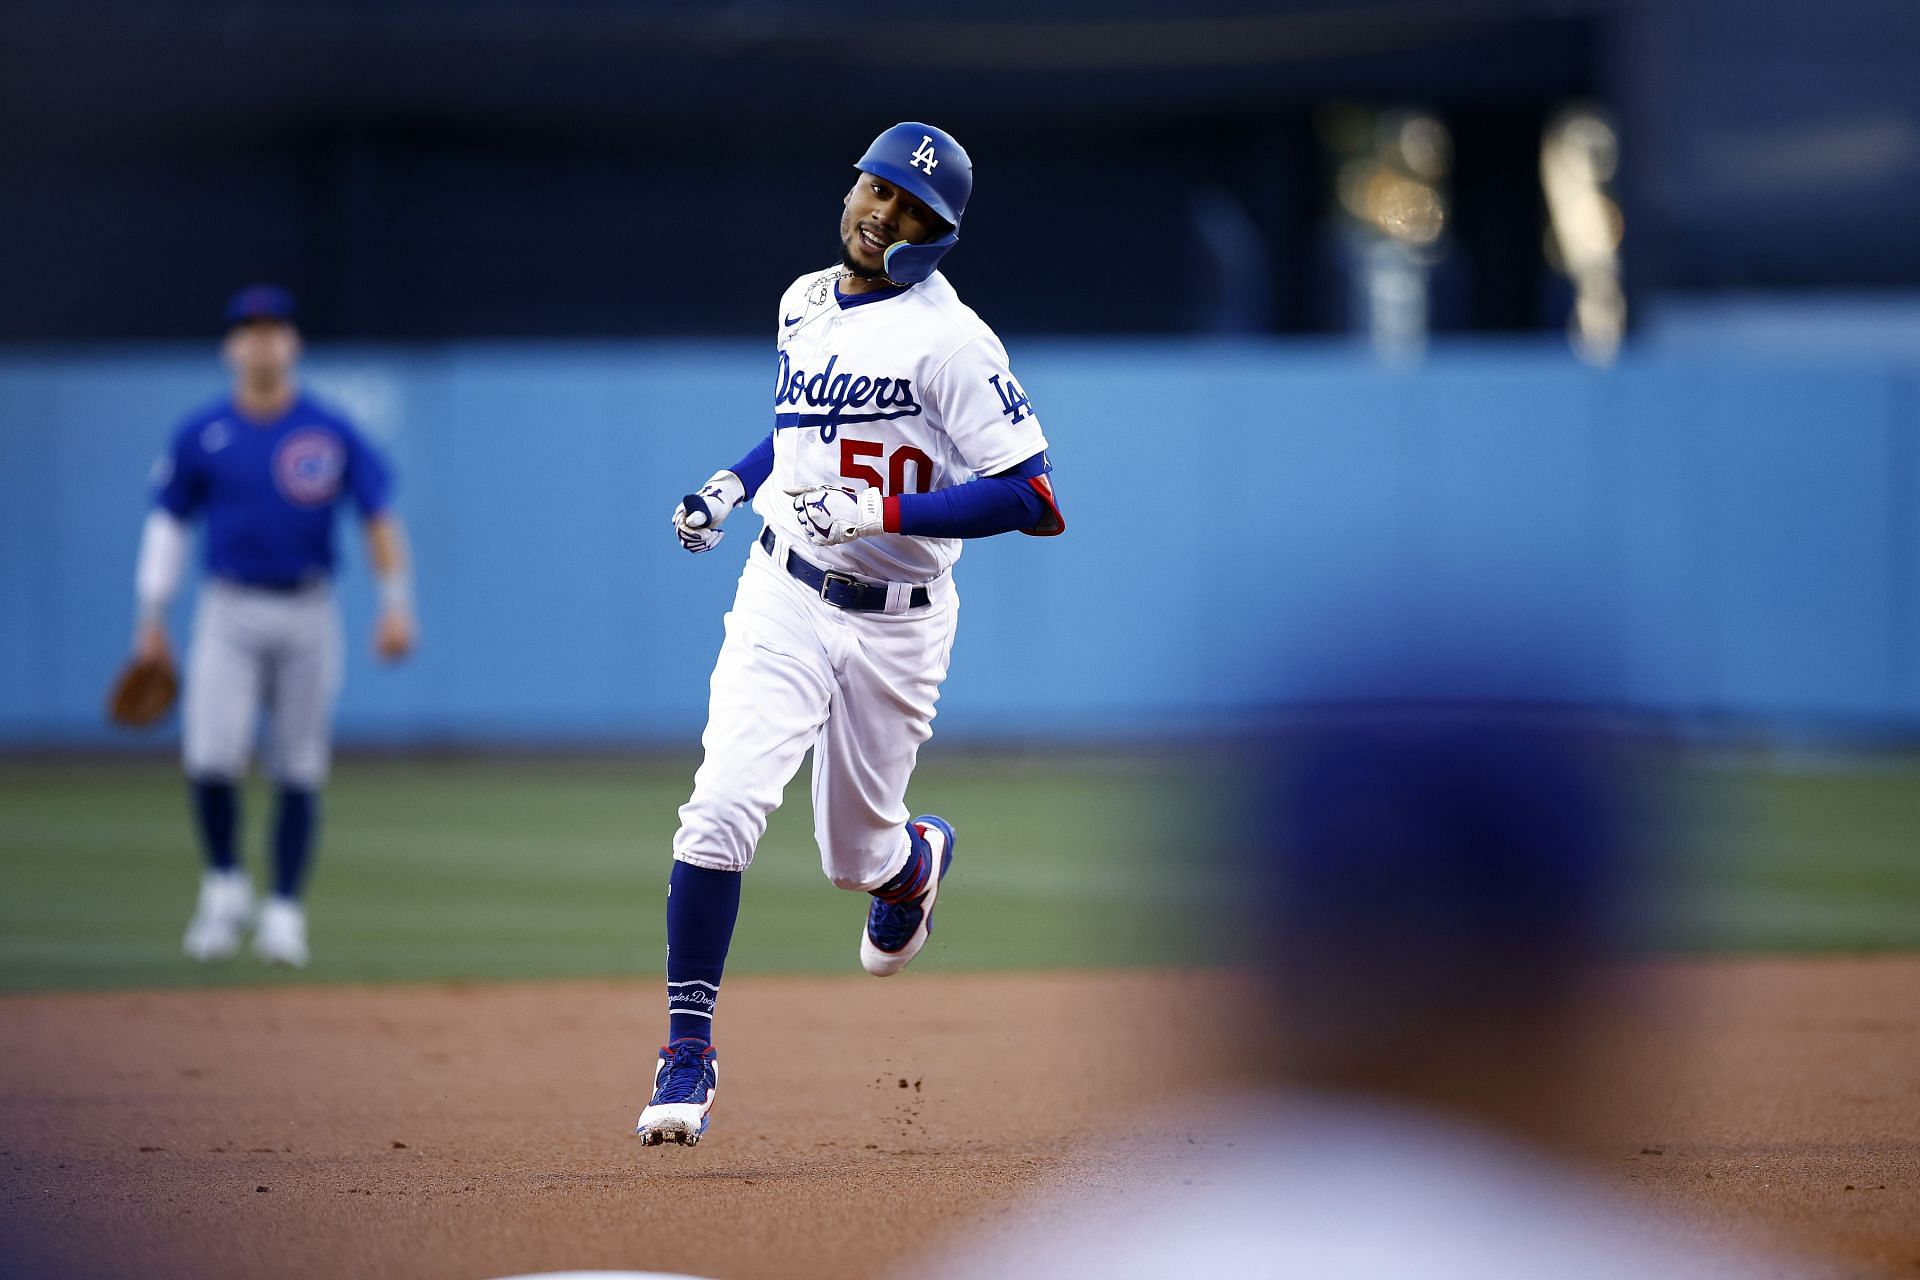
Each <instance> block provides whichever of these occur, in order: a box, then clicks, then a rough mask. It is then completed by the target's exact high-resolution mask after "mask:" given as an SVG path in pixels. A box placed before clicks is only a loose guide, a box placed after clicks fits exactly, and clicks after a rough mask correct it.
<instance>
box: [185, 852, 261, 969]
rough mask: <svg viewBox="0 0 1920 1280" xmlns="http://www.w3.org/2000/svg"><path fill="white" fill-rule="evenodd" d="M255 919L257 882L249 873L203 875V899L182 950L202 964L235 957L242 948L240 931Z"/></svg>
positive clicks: (201, 893)
mask: <svg viewBox="0 0 1920 1280" xmlns="http://www.w3.org/2000/svg"><path fill="white" fill-rule="evenodd" d="M252 918H253V882H252V881H251V880H248V879H247V873H246V872H244V871H240V870H238V869H236V870H233V871H209V872H207V873H206V874H205V875H203V876H201V877H200V901H199V902H198V903H197V904H196V905H195V906H194V908H193V919H191V920H189V921H187V933H186V936H185V937H184V938H182V939H181V940H180V946H181V949H182V950H184V951H185V952H186V953H187V954H188V955H189V956H191V957H193V958H194V959H195V960H198V961H199V962H200V963H201V964H212V963H213V962H214V961H216V960H231V959H232V958H233V957H234V956H235V955H236V954H237V953H238V952H239V950H240V933H241V931H242V930H243V929H245V928H246V927H247V922H248V921H249V920H251V919H252Z"/></svg>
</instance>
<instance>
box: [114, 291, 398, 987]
mask: <svg viewBox="0 0 1920 1280" xmlns="http://www.w3.org/2000/svg"><path fill="white" fill-rule="evenodd" d="M226 322H227V336H226V342H225V344H224V346H223V347H222V354H223V356H224V357H225V359H226V362H227V364H228V366H229V367H230V368H231V369H232V371H233V390H232V392H231V394H229V395H227V396H226V397H224V398H222V399H221V400H220V401H219V402H218V403H217V404H215V405H213V406H211V407H210V408H207V409H204V410H202V411H200V412H198V413H195V414H194V415H192V416H191V417H189V418H188V419H187V420H186V421H185V422H184V423H183V424H182V425H181V426H180V428H179V430H177V431H176V432H175V433H174V436H173V441H172V443H171V445H170V446H169V447H168V450H167V453H166V454H165V456H164V457H162V458H161V459H160V461H159V462H158V463H157V464H156V468H155V472H156V475H155V489H154V505H153V510H152V512H151V513H150V514H149V515H148V516H147V522H146V527H145V529H144V531H143V533H142V535H141V541H140V559H139V568H138V570H137V574H136V591H137V596H138V602H139V622H138V624H137V627H136V630H135V638H134V660H135V663H136V664H139V665H144V666H147V667H149V668H162V669H165V668H170V667H171V665H172V652H171V645H170V642H169V639H168V636H167V625H166V609H167V605H168V603H169V602H170V601H171V600H172V599H173V597H174V594H175V593H176V592H177V591H178V589H179V586H180V580H181V576H182V572H183V569H184V567H185V563H186V558H187V543H188V531H187V525H188V522H189V521H191V520H193V519H194V518H196V517H201V518H203V519H204V521H205V524H206V539H205V553H206V573H207V581H206V584H205V585H204V587H203V588H202V589H201V592H200V599H199V605H198V608H197V609H196V611H195V614H194V624H193V640H192V644H191V646H190V648H189V652H188V665H187V673H186V691H185V707H184V715H183V720H184V724H183V733H182V756H183V758H184V761H185V765H186V772H187V779H188V781H189V782H190V783H191V785H192V791H193V807H194V813H195V817H196V819H197V821H198V825H199V829H200V837H201V842H202V846H203V848H204V850H205V853H206V864H207V867H206V873H205V875H204V876H203V878H202V879H201V882H200V898H199V902H198V904H197V906H196V907H195V909H194V913H193V919H192V920H191V922H189V924H188V925H187V932H186V938H185V940H184V946H185V949H186V952H187V954H188V955H190V956H192V957H193V958H194V959H196V960H200V961H214V960H224V959H226V958H228V957H230V956H232V955H233V954H234V953H235V952H236V951H238V950H239V947H240V939H241V934H242V932H243V931H244V930H245V929H246V927H247V926H248V925H249V924H252V925H253V948H254V951H255V952H256V953H257V954H258V955H259V956H260V957H261V958H262V959H264V960H267V961H269V962H272V963H278V964H287V965H293V966H295V967H298V966H302V965H305V964H306V963H307V958H308V952H307V924H306V915H305V912H304V911H303V909H302V907H301V905H300V893H301V888H302V886H303V883H304V881H305V877H306V871H307V866H308V862H309V859H310V856H311V854H312V852H313V845H314V828H315V823H316V820H317V817H318V805H319V793H320V789H321V788H322V787H323V786H324V785H325V783H326V780H327V765H328V760H329V756H330V751H331V745H332V744H331V733H332V726H331V720H332V716H333V707H334V701H335V699H336V697H337V696H338V694H339V691H340V678H341V665H342V649H343V645H342V641H341V634H340V614H339V608H338V606H337V604H336V603H335V600H334V592H333V585H332V579H333V572H334V565H335V557H334V542H333V525H334V514H335V511H336V509H337V508H338V507H339V505H340V504H341V502H342V501H343V500H344V499H347V498H351V499H352V500H353V503H354V505H355V506H356V507H357V508H359V511H360V515H361V518H362V521H363V523H364V527H365V530H366V537H367V555H368V559H369V560H370V561H371V563H372V566H373V572H374V576H375V577H376V578H377V579H378V580H379V583H380V596H381V610H380V618H379V623H378V625H377V627H376V630H375V634H374V648H375V650H376V651H377V652H378V654H379V655H380V657H381V658H382V659H383V660H385V661H388V662H393V661H398V660H399V659H401V658H404V657H406V656H407V654H408V653H410V652H411V651H412V649H413V643H414V622H413V606H412V590H411V583H410V578H409V566H408V562H407V552H406V538H405V534H404V531H403V530H402V528H401V525H400V521H399V519H398V517H396V516H395V515H393V514H392V512H391V511H390V510H389V502H390V499H391V493H392V487H393V485H392V479H391V473H390V472H389V470H388V468H387V464H386V462H385V461H384V460H383V459H382V458H381V457H380V455H379V454H377V453H376V452H375V451H374V450H373V449H372V447H371V446H369V445H368V444H367V442H366V441H365V440H364V439H363V438H362V437H361V435H360V433H359V432H358V431H356V430H355V429H354V428H353V426H352V425H351V424H350V423H349V422H347V420H346V419H345V418H343V417H341V416H340V415H339V414H338V413H336V412H334V411H333V410H331V409H329V408H327V407H326V406H324V405H322V404H320V403H318V402H316V401H315V400H314V399H313V398H312V397H311V396H309V395H308V394H306V393H305V392H303V391H301V390H300V389H299V387H298V385H297V384H296V382H295V378H294V365H295V362H296V361H297V359H298V358H299V354H300V334H299V331H298V330H297V329H296V328H295V327H294V304H293V299H292V297H291V296H290V295H289V294H287V292H286V291H285V290H283V289H279V288H276V287H273V286H271V285H257V286H254V287H251V288H247V289H243V290H241V291H240V292H239V293H237V294H235V295H234V296H233V299H232V300H231V301H230V302H229V303H228V306H227V312H226ZM263 710H265V711H267V712H269V713H270V716H269V719H270V726H271V727H270V730H269V736H268V740H269V745H270V764H271V768H272V772H273V777H274V780H275V782H276V784H277V785H278V789H279V811H278V814H277V815H276V819H275V823H274V836H273V891H272V894H271V896H269V897H268V898H267V899H266V900H265V902H263V903H261V904H260V905H259V908H258V912H257V915H256V912H255V904H254V896H253V888H252V882H251V881H250V879H249V878H248V876H247V873H246V871H245V870H243V869H242V868H241V866H240V861H239V856H238V850H237V848H236V839H235V836H236V831H237V829H238V826H239V812H238V810H239V800H238V786H239V783H240V782H241V780H242V779H243V778H244V777H245V776H246V772H247V766H248V762H249V759H250V757H251V755H252V751H253V741H254V736H255V733H256V731H257V730H258V727H259V720H260V713H261V712H262V711H263Z"/></svg>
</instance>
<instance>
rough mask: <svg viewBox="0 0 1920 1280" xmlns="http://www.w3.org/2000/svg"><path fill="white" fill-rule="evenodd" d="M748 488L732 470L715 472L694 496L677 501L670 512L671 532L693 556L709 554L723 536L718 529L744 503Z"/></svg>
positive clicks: (722, 531)
mask: <svg viewBox="0 0 1920 1280" xmlns="http://www.w3.org/2000/svg"><path fill="white" fill-rule="evenodd" d="M746 498H747V487H746V486H745V485H743V484H741V483H740V477H739V476H736V475H735V474H733V472H731V471H716V472H714V473H713V475H712V476H711V477H709V478H708V480H707V482H706V483H705V484H703V485H701V486H700V490H699V492H697V493H690V494H688V495H687V496H686V497H684V498H682V499H680V505H679V506H677V507H675V508H674V509H673V532H674V536H676V537H677V538H679V539H680V545H681V546H683V547H685V548H686V549H687V550H688V551H691V552H693V553H694V554H695V555H698V554H700V553H701V552H702V551H711V550H713V549H714V548H715V547H717V546H719V545H720V539H722V538H724V537H726V536H727V535H726V531H725V530H723V529H722V528H721V527H720V526H721V525H722V524H724V523H725V522H726V519H727V517H728V516H730V515H732V514H733V509H734V508H735V507H737V506H739V505H740V504H741V503H742V502H745V501H746Z"/></svg>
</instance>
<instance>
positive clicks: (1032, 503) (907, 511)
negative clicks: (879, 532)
mask: <svg viewBox="0 0 1920 1280" xmlns="http://www.w3.org/2000/svg"><path fill="white" fill-rule="evenodd" d="M1049 470H1051V467H1050V466H1049V465H1048V463H1047V459H1046V455H1045V454H1038V453H1037V454H1035V455H1034V456H1033V457H1031V458H1028V459H1027V460H1026V461H1025V462H1022V463H1020V464H1019V465H1018V466H1015V467H1010V468H1008V469H1007V470H1005V471H1002V472H1000V473H999V474H998V475H991V476H981V477H980V478H979V479H977V480H969V481H968V482H967V483H965V484H957V485H954V486H953V487H952V488H951V489H941V490H939V491H937V492H935V493H904V494H901V495H900V496H899V497H898V498H893V499H889V500H888V502H889V505H891V504H893V503H898V504H899V505H898V519H897V521H896V520H894V519H892V518H889V520H888V521H887V527H888V529H889V530H892V531H894V532H898V533H905V534H911V535H913V536H914V537H919V538H990V537H992V536H993V535H994V534H997V533H1012V532H1013V531H1014V530H1016V529H1020V530H1026V531H1030V532H1040V531H1046V532H1058V527H1056V526H1058V524H1059V510H1058V509H1057V508H1056V507H1055V506H1054V504H1053V502H1052V501H1051V498H1050V495H1051V493H1052V487H1051V485H1050V484H1049V483H1048V482H1047V480H1046V474H1047V472H1048V471H1049ZM892 515H893V513H892V512H889V516H890V517H891V516H892Z"/></svg>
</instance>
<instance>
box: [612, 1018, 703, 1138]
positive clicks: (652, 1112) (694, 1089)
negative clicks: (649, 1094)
mask: <svg viewBox="0 0 1920 1280" xmlns="http://www.w3.org/2000/svg"><path fill="white" fill-rule="evenodd" d="M719 1089H720V1064H719V1063H718V1062H717V1061H715V1060H714V1053H713V1046H712V1045H710V1044H708V1043H707V1042H706V1041H704V1040H696V1039H694V1038H693V1037H691V1036H688V1037H685V1038H683V1039H680V1040H675V1041H674V1042H673V1043H672V1044H670V1045H667V1046H666V1047H665V1048H663V1049H661V1050H660V1061H659V1063H658V1064H656V1065H655V1066H654V1068H653V1100H652V1101H650V1102H648V1103H647V1109H646V1110H645V1111H642V1112H641V1113H640V1122H639V1123H638V1124H636V1125H635V1126H634V1128H633V1132H634V1135H635V1136H636V1137H638V1138H639V1139H640V1141H641V1142H642V1143H644V1144H645V1145H646V1146H649V1147H657V1146H659V1145H661V1144H662V1143H666V1142H677V1143H679V1144H680V1145H682V1146H686V1147H691V1146H693V1145H694V1144H695V1143H697V1142H699V1141H700V1135H701V1134H703V1133H705V1132H706V1131H707V1119H708V1114H709V1113H710V1112H711V1111H712V1110H713V1096H714V1094H715V1093H717V1092H719Z"/></svg>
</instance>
